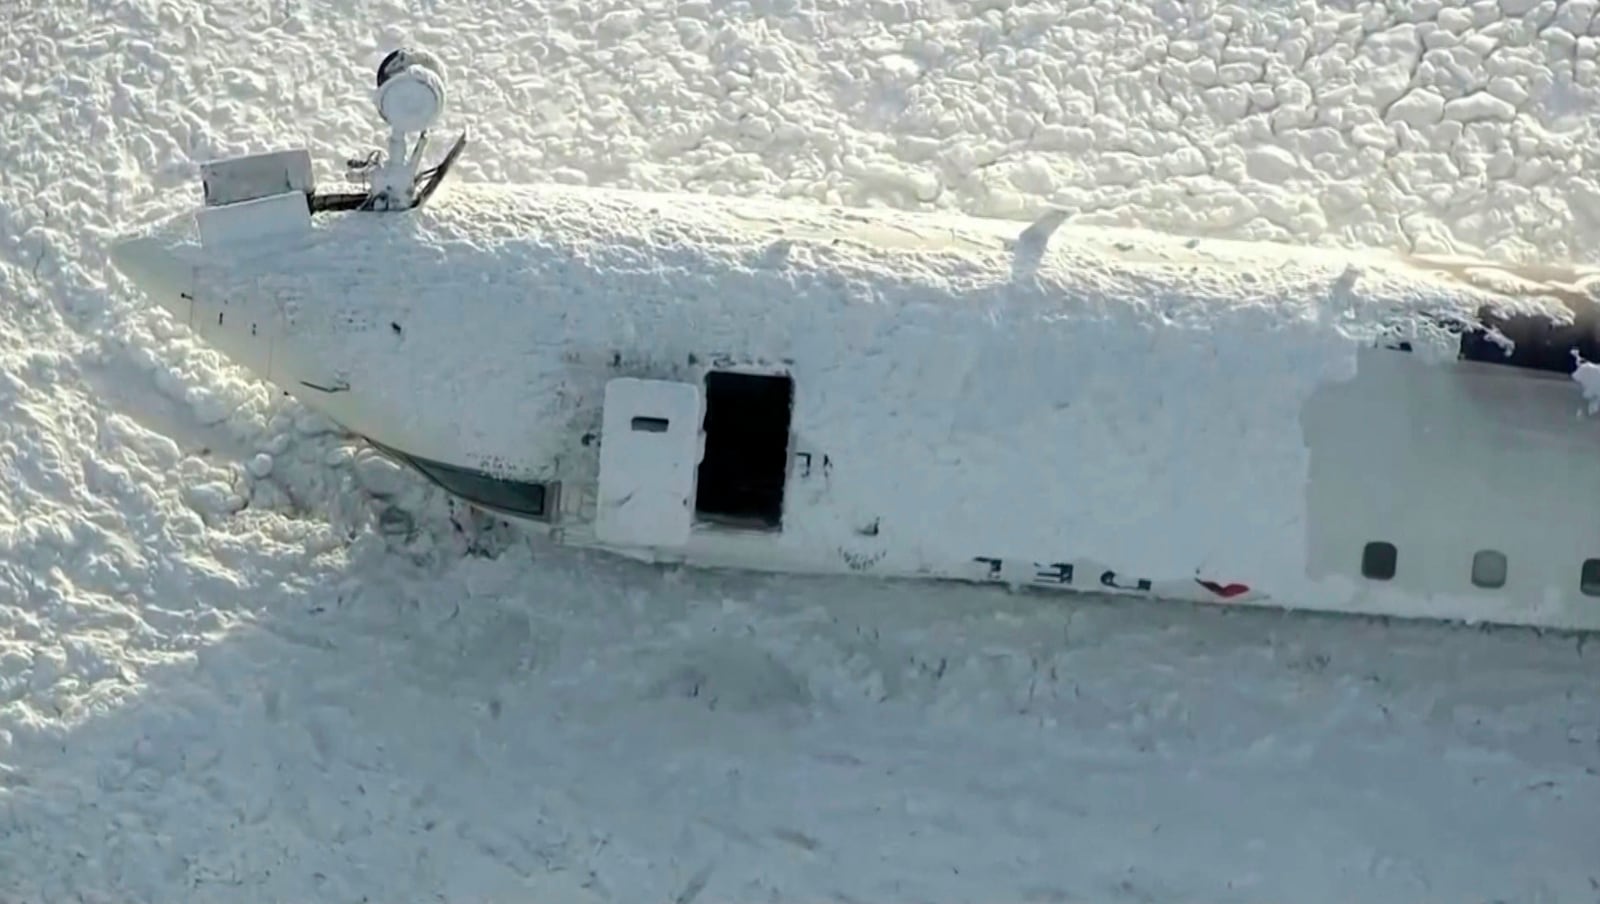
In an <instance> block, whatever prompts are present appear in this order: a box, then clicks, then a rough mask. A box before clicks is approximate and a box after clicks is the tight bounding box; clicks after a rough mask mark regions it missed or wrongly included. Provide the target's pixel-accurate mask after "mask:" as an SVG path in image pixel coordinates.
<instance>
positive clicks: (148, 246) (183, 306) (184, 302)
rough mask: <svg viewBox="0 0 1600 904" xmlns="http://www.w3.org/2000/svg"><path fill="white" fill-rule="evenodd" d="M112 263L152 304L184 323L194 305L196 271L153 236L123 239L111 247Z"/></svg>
mask: <svg viewBox="0 0 1600 904" xmlns="http://www.w3.org/2000/svg"><path fill="white" fill-rule="evenodd" d="M111 263H112V266H114V267H116V268H117V270H118V271H120V272H121V273H122V275H123V276H126V277H127V278H128V279H129V280H130V281H131V282H133V284H134V285H136V286H138V287H139V288H140V289H141V290H142V291H143V292H144V293H145V294H146V295H147V296H149V297H150V300H151V301H154V302H155V303H157V304H159V305H161V306H162V307H163V308H166V309H167V310H168V311H171V312H172V313H173V315H174V316H176V317H178V318H179V319H181V320H184V321H187V320H188V319H189V313H190V308H191V307H192V305H193V289H194V269H193V268H192V267H189V266H187V265H185V264H184V262H183V261H182V260H180V259H179V258H178V256H177V255H175V254H173V253H172V251H171V250H169V249H168V248H167V247H165V246H164V245H163V244H162V243H161V242H160V241H159V240H158V239H156V238H154V237H151V236H137V237H135V238H128V239H121V240H119V241H117V242H114V243H113V244H112V246H111Z"/></svg>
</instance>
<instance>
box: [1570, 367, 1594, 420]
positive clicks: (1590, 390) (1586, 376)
mask: <svg viewBox="0 0 1600 904" xmlns="http://www.w3.org/2000/svg"><path fill="white" fill-rule="evenodd" d="M1572 379H1574V380H1576V381H1577V382H1578V386H1580V387H1581V388H1582V389H1583V399H1584V401H1585V402H1586V403H1587V404H1588V406H1589V413H1590V414H1594V413H1595V412H1597V411H1600V364H1593V363H1591V362H1589V361H1581V360H1580V361H1579V362H1578V369H1577V370H1575V371H1573V372H1572Z"/></svg>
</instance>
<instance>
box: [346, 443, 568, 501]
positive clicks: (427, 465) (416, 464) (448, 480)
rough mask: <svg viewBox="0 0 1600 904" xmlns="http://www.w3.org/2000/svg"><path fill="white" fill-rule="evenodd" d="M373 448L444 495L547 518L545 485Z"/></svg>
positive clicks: (375, 444) (547, 497)
mask: <svg viewBox="0 0 1600 904" xmlns="http://www.w3.org/2000/svg"><path fill="white" fill-rule="evenodd" d="M373 445H374V446H377V447H378V448H379V449H381V450H382V451H383V452H384V453H386V454H388V455H389V456H391V457H393V458H395V459H397V460H399V461H401V462H403V463H405V464H408V465H410V466H411V467H413V468H416V469H417V470H418V471H420V472H421V473H422V475H423V476H424V477H427V478H428V479H429V480H432V481H433V482H434V483H436V484H438V485H439V486H440V487H441V488H443V489H444V490H445V491H446V492H448V493H452V494H454V495H456V496H459V497H461V498H462V499H465V500H466V501H468V502H471V503H475V504H477V505H481V506H483V507H484V508H489V509H498V510H500V511H502V512H506V513H509V514H512V515H521V516H523V517H525V518H539V519H543V518H547V517H549V507H550V501H551V500H550V497H551V495H552V494H551V492H550V489H549V487H548V486H547V485H545V484H542V483H526V482H523V481H520V480H506V479H505V478H502V477H494V476H492V475H489V474H485V473H484V472H482V471H475V470H473V469H471V468H463V467H459V466H457V465H447V464H445V463H444V462H440V461H433V460H431V459H427V458H418V457H417V456H415V455H407V454H406V453H404V452H401V451H399V450H396V449H390V448H388V447H386V446H380V445H378V444H377V443H373Z"/></svg>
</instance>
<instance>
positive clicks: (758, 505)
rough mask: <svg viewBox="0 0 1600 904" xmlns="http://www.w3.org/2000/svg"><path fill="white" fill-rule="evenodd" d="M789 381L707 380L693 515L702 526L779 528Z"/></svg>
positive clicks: (715, 375)
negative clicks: (702, 446)
mask: <svg viewBox="0 0 1600 904" xmlns="http://www.w3.org/2000/svg"><path fill="white" fill-rule="evenodd" d="M793 408H794V380H793V379H792V378H791V377H789V376H788V375H787V374H751V373H735V372H731V371H712V372H711V373H709V374H707V375H706V414H705V421H704V422H703V424H704V425H703V429H704V430H705V443H706V447H705V456H704V457H703V458H702V459H701V460H700V470H699V474H698V485H697V489H696V495H695V513H696V514H697V515H699V516H700V517H701V518H702V519H703V520H706V521H711V522H715V523H721V524H727V525H730V526H735V527H748V528H755V529H760V530H771V529H775V528H777V527H779V526H780V525H781V524H782V522H783V490H784V481H785V479H786V478H787V476H788V472H789V420H790V415H791V412H792V410H793Z"/></svg>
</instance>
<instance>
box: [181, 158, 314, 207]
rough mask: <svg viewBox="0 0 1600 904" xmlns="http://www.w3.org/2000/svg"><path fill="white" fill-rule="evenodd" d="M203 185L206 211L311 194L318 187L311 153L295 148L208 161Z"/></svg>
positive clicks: (202, 165)
mask: <svg viewBox="0 0 1600 904" xmlns="http://www.w3.org/2000/svg"><path fill="white" fill-rule="evenodd" d="M200 183H201V185H202V186H204V188H205V203H206V206H207V207H216V206H221V205H225V204H236V203H238V202H240V201H253V200H255V199H256V198H265V197H268V196H271V195H280V194H284V193H285V192H302V193H309V192H310V191H311V190H312V189H313V188H314V187H315V183H314V182H313V179H312V173H311V152H310V151H308V150H306V149H305V148H295V149H293V150H287V151H267V152H265V153H260V154H246V155H244V156H240V157H229V158H226V159H223V160H211V161H207V162H206V163H202V164H201V165H200Z"/></svg>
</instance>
